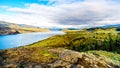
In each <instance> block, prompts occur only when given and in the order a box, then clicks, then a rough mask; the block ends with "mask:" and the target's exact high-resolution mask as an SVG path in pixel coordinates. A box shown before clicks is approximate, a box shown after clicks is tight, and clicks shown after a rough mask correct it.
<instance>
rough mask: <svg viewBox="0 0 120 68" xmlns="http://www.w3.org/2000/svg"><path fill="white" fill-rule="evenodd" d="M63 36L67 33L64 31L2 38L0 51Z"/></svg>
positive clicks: (0, 39)
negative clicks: (55, 36)
mask: <svg viewBox="0 0 120 68" xmlns="http://www.w3.org/2000/svg"><path fill="white" fill-rule="evenodd" d="M61 34H65V33H64V32H62V31H51V32H37V33H26V34H15V35H5V36H0V50H1V49H7V48H13V47H18V46H24V45H28V44H32V43H34V42H37V41H40V40H43V39H46V38H49V37H51V36H54V35H61Z"/></svg>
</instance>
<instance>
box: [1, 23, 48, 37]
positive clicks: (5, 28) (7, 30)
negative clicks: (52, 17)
mask: <svg viewBox="0 0 120 68" xmlns="http://www.w3.org/2000/svg"><path fill="white" fill-rule="evenodd" d="M45 31H49V29H46V28H38V27H34V26H29V25H24V24H14V23H9V22H4V21H0V35H6V34H18V33H27V32H45Z"/></svg>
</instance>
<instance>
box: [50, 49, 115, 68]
mask: <svg viewBox="0 0 120 68" xmlns="http://www.w3.org/2000/svg"><path fill="white" fill-rule="evenodd" d="M51 68H115V66H114V65H113V64H112V63H110V62H108V61H107V60H106V58H105V57H101V56H99V55H92V54H86V53H79V52H75V51H71V50H65V51H63V52H62V53H61V54H60V56H59V60H57V61H56V62H55V63H53V64H52V67H51Z"/></svg>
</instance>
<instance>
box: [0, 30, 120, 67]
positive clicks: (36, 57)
mask: <svg viewBox="0 0 120 68" xmlns="http://www.w3.org/2000/svg"><path fill="white" fill-rule="evenodd" d="M0 61H1V62H0V67H3V68H4V67H8V68H9V67H13V68H38V67H40V68H119V67H120V34H118V33H117V32H116V31H115V30H114V29H109V30H108V29H106V30H103V29H97V30H94V31H83V30H82V31H81V30H77V31H70V30H69V31H66V34H64V35H56V36H53V37H50V38H48V39H45V40H42V41H39V42H36V43H33V44H31V45H27V46H22V47H18V48H12V49H7V50H2V51H0Z"/></svg>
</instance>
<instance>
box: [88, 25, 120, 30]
mask: <svg viewBox="0 0 120 68" xmlns="http://www.w3.org/2000/svg"><path fill="white" fill-rule="evenodd" d="M99 28H101V29H107V28H116V30H117V31H120V24H115V25H105V26H100V27H92V28H88V29H87V30H95V29H99Z"/></svg>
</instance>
